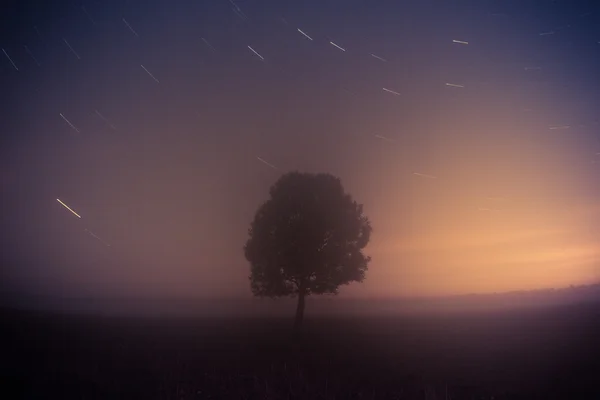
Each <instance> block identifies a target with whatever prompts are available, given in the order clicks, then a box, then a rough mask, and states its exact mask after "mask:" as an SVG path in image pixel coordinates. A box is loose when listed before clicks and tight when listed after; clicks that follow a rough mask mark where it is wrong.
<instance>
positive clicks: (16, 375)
mask: <svg viewBox="0 0 600 400" xmlns="http://www.w3.org/2000/svg"><path fill="white" fill-rule="evenodd" d="M2 316H3V321H2V330H3V331H4V333H3V338H4V339H3V342H4V343H3V344H4V349H3V351H2V362H1V365H2V376H3V378H2V381H4V382H5V384H3V385H2V386H1V389H0V390H2V391H4V392H5V393H2V394H0V396H1V397H2V398H6V399H15V398H25V399H46V398H60V399H70V398H74V399H75V398H76V399H134V398H140V399H142V398H143V399H354V398H355V399H456V400H459V399H492V398H493V399H496V400H498V399H533V398H540V399H593V398H600V387H598V386H600V383H596V380H597V377H598V376H600V361H599V360H600V357H599V356H600V351H599V347H598V344H599V342H600V312H599V310H598V308H597V307H595V306H592V305H589V306H584V305H570V306H563V307H558V306H553V307H548V308H543V309H535V310H520V311H506V310H505V311H488V312H483V311H478V312H470V313H454V314H439V313H438V314H428V315H422V316H418V315H410V316H408V315H404V316H392V315H389V316H381V315H380V316H376V317H375V316H374V317H368V316H360V317H359V316H346V317H337V318H336V317H327V316H319V317H313V318H311V317H310V314H309V315H308V318H307V320H306V325H305V330H304V332H303V336H302V338H301V339H300V340H294V339H293V338H292V337H291V335H290V327H291V320H292V318H291V316H290V318H285V319H282V318H274V317H272V318H268V317H260V318H259V317H256V318H246V319H244V318H236V319H233V318H221V319H219V318H215V317H211V318H200V317H198V318H191V317H186V318H182V317H179V318H166V317H161V318H154V319H153V318H131V317H119V318H116V317H113V318H110V317H99V316H82V315H79V316H76V315H71V316H68V315H57V314H50V313H40V312H37V313H34V312H16V311H7V310H5V311H4V312H3V315H2Z"/></svg>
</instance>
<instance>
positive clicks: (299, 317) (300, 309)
mask: <svg viewBox="0 0 600 400" xmlns="http://www.w3.org/2000/svg"><path fill="white" fill-rule="evenodd" d="M305 296H306V292H305V290H304V288H303V287H300V288H299V289H298V306H297V307H296V319H295V320H294V331H295V332H300V329H301V327H302V321H303V320H304V298H305Z"/></svg>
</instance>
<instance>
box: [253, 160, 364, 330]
mask: <svg viewBox="0 0 600 400" xmlns="http://www.w3.org/2000/svg"><path fill="white" fill-rule="evenodd" d="M248 234H249V236H250V237H249V239H248V241H247V242H246V245H245V246H244V253H245V257H246V259H247V260H248V261H249V262H250V266H251V274H250V282H251V288H252V293H253V294H254V295H255V296H260V297H272V298H275V297H282V296H298V306H297V308H296V318H295V323H294V327H295V328H296V330H298V329H299V328H300V326H301V324H302V320H303V318H304V301H305V297H306V296H309V295H311V294H325V293H329V294H337V293H338V288H339V286H340V285H345V284H348V283H350V282H353V281H354V282H362V281H363V280H364V278H365V272H366V271H367V267H368V263H369V261H370V260H371V259H370V257H368V256H365V255H364V254H362V251H361V250H362V249H363V248H364V247H365V246H366V245H367V244H368V242H369V238H370V236H371V224H370V222H369V220H368V218H367V217H366V216H365V215H363V206H362V204H357V203H356V202H355V201H354V200H353V199H352V197H351V196H350V195H349V194H347V193H345V191H344V188H343V187H342V183H341V181H340V179H339V178H337V177H335V176H333V175H330V174H323V173H321V174H311V173H301V172H290V173H287V174H285V175H283V176H282V177H281V178H280V179H279V180H278V181H277V182H275V184H274V185H273V186H272V187H271V189H270V199H269V200H267V201H266V202H265V203H263V204H262V205H261V206H260V207H259V208H258V210H257V211H256V215H255V216H254V220H253V221H252V223H251V226H250V229H249V230H248Z"/></svg>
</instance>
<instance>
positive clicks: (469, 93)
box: [0, 0, 600, 297]
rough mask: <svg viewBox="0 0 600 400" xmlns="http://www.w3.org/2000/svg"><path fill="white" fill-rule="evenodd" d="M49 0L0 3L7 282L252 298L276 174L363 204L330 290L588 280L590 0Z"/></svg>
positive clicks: (597, 254) (42, 291) (597, 52)
mask: <svg viewBox="0 0 600 400" xmlns="http://www.w3.org/2000/svg"><path fill="white" fill-rule="evenodd" d="M51 3H56V2H49V1H31V0H26V1H12V2H7V4H9V5H8V6H7V5H3V8H2V10H1V13H0V14H1V16H2V17H1V18H2V24H1V29H2V37H1V40H0V47H1V48H2V54H0V85H1V86H0V87H1V88H2V91H1V96H2V108H0V126H1V139H0V140H1V142H0V143H1V155H0V178H1V181H0V190H1V202H2V204H1V207H2V208H1V210H2V211H1V232H0V236H1V243H0V245H1V249H2V270H1V272H0V278H1V290H2V292H3V293H5V294H10V295H11V296H30V295H48V296H104V297H119V296H134V297H135V296H140V297H161V296H182V297H240V296H241V297H244V296H250V295H251V293H250V286H249V282H248V275H249V265H248V263H247V262H246V261H245V259H244V256H243V251H242V248H243V245H244V243H245V241H246V239H247V229H248V227H249V224H250V222H251V220H252V219H253V216H254V212H255V211H256V209H257V207H258V206H259V205H260V204H261V203H262V202H263V201H265V200H266V199H267V196H268V189H269V187H270V186H271V185H272V184H273V183H274V182H275V181H276V180H277V179H278V178H279V176H281V174H283V173H285V172H288V171H292V170H300V171H307V172H328V173H332V174H334V175H337V176H339V177H340V178H341V179H342V183H343V184H344V187H345V188H346V190H347V191H348V192H350V193H351V194H352V195H353V196H354V198H355V199H356V200H357V201H358V202H359V203H362V204H364V207H365V213H366V214H367V215H368V216H369V218H370V220H371V223H372V226H373V235H372V238H371V243H370V244H369V246H368V247H367V248H366V253H367V254H369V255H371V256H372V262H371V264H370V268H369V271H368V272H367V279H366V280H365V282H364V283H363V284H353V285H350V286H348V287H345V288H343V289H342V291H341V296H368V297H372V296H405V295H442V294H459V293H473V292H476V293H486V292H501V291H508V290H517V289H535V288H547V287H564V286H569V285H571V284H585V283H592V282H597V281H598V280H600V265H599V261H600V242H599V239H598V238H599V237H600V235H599V233H600V232H599V231H600V229H599V226H600V225H599V223H600V182H599V177H600V170H599V168H600V125H599V124H598V122H599V117H598V112H599V111H600V108H599V104H600V73H599V71H600V12H598V11H597V9H596V8H594V3H595V2H594V1H588V2H583V1H576V0H564V1H527V0H515V1H481V0H469V1H447V0H435V1H430V0H423V1H375V0H363V1H352V0H344V1H341V0H340V1H325V0H302V1H300V0H296V1H283V0H279V1H275V0H274V1H259V0H256V1H251V0H236V1H235V3H234V2H233V1H230V0H207V1H201V0H195V1H188V0H149V1H145V0H144V1H142V0H139V1H133V0H132V1H84V2H74V1H63V2H58V3H57V4H58V5H55V4H51ZM3 4H5V3H3ZM596 159H597V160H598V163H596V162H595V160H596ZM57 199H60V200H61V201H62V202H63V203H64V204H65V205H67V206H68V207H70V208H71V209H72V210H73V211H74V212H75V213H77V214H78V215H79V216H80V217H81V218H78V217H77V216H76V215H75V214H73V213H71V212H70V211H69V210H68V209H67V208H66V207H64V206H63V205H62V204H61V203H60V202H59V201H58V200H57Z"/></svg>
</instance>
